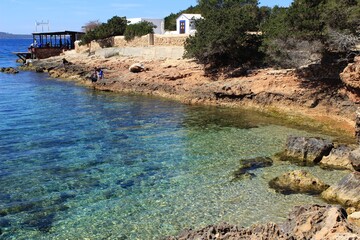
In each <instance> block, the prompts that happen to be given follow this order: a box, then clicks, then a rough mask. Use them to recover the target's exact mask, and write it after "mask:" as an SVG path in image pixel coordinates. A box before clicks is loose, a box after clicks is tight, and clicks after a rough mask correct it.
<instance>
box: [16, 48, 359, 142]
mask: <svg viewBox="0 0 360 240" xmlns="http://www.w3.org/2000/svg"><path fill="white" fill-rule="evenodd" d="M63 58H66V60H67V61H68V62H69V64H66V65H64V64H63V63H62V59H63ZM134 63H135V64H136V63H138V64H141V65H142V66H144V67H143V71H139V72H137V73H133V72H130V71H129V67H130V66H131V65H133V64H134ZM96 67H101V68H102V69H103V70H104V73H105V77H104V79H102V80H101V81H97V82H95V83H92V82H91V80H90V76H91V74H92V73H93V71H94V68H96ZM22 69H25V70H33V71H38V72H43V71H45V72H48V73H49V75H50V76H51V77H54V78H61V79H67V80H72V81H77V82H78V83H80V84H82V85H86V86H89V87H93V88H95V89H98V90H103V91H114V92H128V93H140V94H146V95H155V96H161V97H167V98H171V99H176V100H179V101H182V102H184V103H188V104H208V105H224V106H229V107H239V106H240V107H248V108H252V109H258V110H260V111H264V112H271V113H273V114H274V115H284V116H289V118H290V119H292V120H293V121H295V122H298V123H302V122H306V121H302V120H304V119H312V120H314V121H313V122H312V123H311V125H313V124H317V127H318V128H324V129H326V130H333V132H338V130H339V129H341V130H342V131H344V132H345V133H347V134H349V135H353V133H354V126H355V112H356V110H357V107H358V105H359V103H360V101H358V95H357V94H356V93H354V91H352V89H350V90H349V89H348V86H347V85H346V84H344V83H343V82H335V83H334V81H330V80H327V79H325V80H324V79H323V80H314V79H313V78H312V77H311V76H312V74H310V73H309V72H306V71H305V70H302V72H301V73H299V72H298V71H295V70H294V69H285V70H275V69H255V70H251V71H246V73H242V74H244V75H243V76H237V74H236V73H234V72H235V71H232V72H229V73H228V74H226V75H227V76H220V77H219V78H218V79H216V80H215V79H213V78H212V77H211V76H207V75H205V74H204V71H203V67H202V66H201V65H198V64H196V63H195V62H193V61H191V60H183V59H177V60H176V59H163V60H148V59H141V58H131V57H121V56H119V55H115V56H104V55H101V54H100V53H99V54H96V53H95V54H93V55H90V56H89V54H88V53H76V52H74V51H71V52H67V53H66V55H63V56H59V57H51V58H48V59H46V60H40V61H34V62H33V63H31V64H29V65H28V66H24V67H22ZM309 71H310V72H311V71H314V70H313V69H311V70H309ZM304 76H307V77H304Z"/></svg>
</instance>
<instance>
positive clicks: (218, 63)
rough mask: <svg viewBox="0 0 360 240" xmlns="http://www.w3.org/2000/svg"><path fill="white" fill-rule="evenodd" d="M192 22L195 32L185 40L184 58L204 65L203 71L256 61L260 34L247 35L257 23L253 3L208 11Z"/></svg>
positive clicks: (254, 62) (255, 27) (256, 12)
mask: <svg viewBox="0 0 360 240" xmlns="http://www.w3.org/2000/svg"><path fill="white" fill-rule="evenodd" d="M209 11H210V12H208V14H207V17H206V18H204V19H200V20H198V21H197V23H196V26H197V27H196V29H197V32H196V34H195V35H194V36H190V37H189V38H188V39H187V40H186V42H185V57H188V58H195V59H196V60H197V61H198V62H199V63H201V64H204V65H205V68H206V71H207V72H211V71H213V70H214V69H220V68H225V67H228V66H230V67H239V66H241V65H244V64H251V65H252V64H256V63H257V62H258V60H259V52H258V47H259V45H260V40H261V36H260V35H258V34H250V33H249V32H254V31H255V32H256V31H257V29H258V28H257V26H258V22H257V19H258V8H257V6H256V5H241V4H238V5H236V6H232V7H225V8H221V9H212V10H209Z"/></svg>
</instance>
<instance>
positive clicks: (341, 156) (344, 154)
mask: <svg viewBox="0 0 360 240" xmlns="http://www.w3.org/2000/svg"><path fill="white" fill-rule="evenodd" d="M351 151H352V149H351V148H350V147H348V146H345V145H340V146H338V147H335V148H333V149H331V152H330V154H329V155H328V156H324V157H323V158H322V159H321V161H320V165H321V166H322V167H326V168H327V167H328V168H332V169H348V170H351V171H353V170H354V168H353V166H352V161H351V160H350V153H351ZM359 154H360V152H359ZM359 157H360V155H359ZM359 159H360V158H359Z"/></svg>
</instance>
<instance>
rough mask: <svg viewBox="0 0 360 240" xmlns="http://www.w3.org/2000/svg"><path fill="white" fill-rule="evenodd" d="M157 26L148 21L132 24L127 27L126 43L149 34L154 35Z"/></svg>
mask: <svg viewBox="0 0 360 240" xmlns="http://www.w3.org/2000/svg"><path fill="white" fill-rule="evenodd" d="M154 28H156V26H155V25H154V24H153V23H151V22H147V21H143V22H139V23H135V24H130V25H128V26H127V27H126V30H125V33H124V36H125V40H126V41H130V40H133V39H134V38H135V37H141V36H144V35H147V34H149V33H154Z"/></svg>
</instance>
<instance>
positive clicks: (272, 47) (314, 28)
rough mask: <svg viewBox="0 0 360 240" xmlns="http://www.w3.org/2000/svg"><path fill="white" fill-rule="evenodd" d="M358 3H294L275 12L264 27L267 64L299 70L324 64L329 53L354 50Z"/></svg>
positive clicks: (317, 0) (336, 0)
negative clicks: (315, 63)
mask: <svg viewBox="0 0 360 240" xmlns="http://www.w3.org/2000/svg"><path fill="white" fill-rule="evenodd" d="M359 4H360V1H359V0H295V1H294V2H293V3H292V5H291V6H290V7H289V8H286V9H280V8H274V9H273V11H272V14H271V16H270V19H269V21H268V22H267V23H266V24H264V25H263V26H262V32H263V34H264V42H263V45H262V49H263V51H264V52H265V53H266V55H267V56H268V60H269V61H268V62H269V63H270V62H271V63H272V64H275V65H278V66H281V67H300V66H303V65H308V64H310V63H313V62H321V61H322V56H325V55H328V54H327V53H329V52H333V51H338V52H339V53H341V52H346V51H349V50H351V48H353V46H354V45H355V43H356V41H357V40H356V39H358V37H356V36H355V35H354V34H356V31H357V29H358V28H359V21H358V20H354V19H359V16H360V14H359V13H360V10H359V8H360V5H359Z"/></svg>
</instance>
